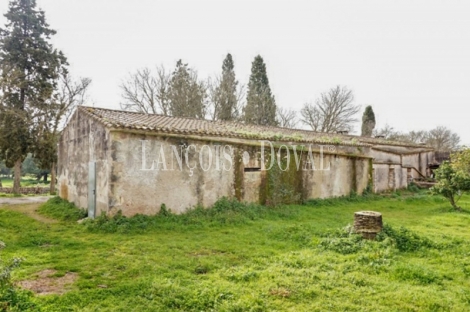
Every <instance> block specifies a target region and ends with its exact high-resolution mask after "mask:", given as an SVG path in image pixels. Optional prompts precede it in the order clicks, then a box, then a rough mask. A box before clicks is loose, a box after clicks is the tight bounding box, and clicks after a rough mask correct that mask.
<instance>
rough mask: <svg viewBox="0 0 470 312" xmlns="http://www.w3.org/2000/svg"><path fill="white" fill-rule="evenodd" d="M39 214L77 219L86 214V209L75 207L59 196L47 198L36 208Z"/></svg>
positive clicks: (60, 218) (64, 218) (59, 218)
mask: <svg viewBox="0 0 470 312" xmlns="http://www.w3.org/2000/svg"><path fill="white" fill-rule="evenodd" d="M37 212H39V213H40V214H42V215H44V216H46V217H51V218H53V219H56V220H60V221H78V220H80V219H83V218H85V217H86V216H87V211H85V210H84V209H77V207H75V205H74V204H72V203H69V202H68V201H65V200H62V199H61V198H59V197H54V198H51V199H49V200H48V201H47V202H46V203H44V204H43V205H41V207H39V209H38V210H37Z"/></svg>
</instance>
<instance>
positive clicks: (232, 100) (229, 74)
mask: <svg viewBox="0 0 470 312" xmlns="http://www.w3.org/2000/svg"><path fill="white" fill-rule="evenodd" d="M237 87H238V81H237V79H236V77H235V71H234V64H233V59H232V55H231V54H230V53H229V54H227V56H226V57H225V59H224V62H223V64H222V76H221V78H220V79H219V80H218V81H217V83H216V86H215V88H214V90H213V91H212V90H211V99H212V102H213V105H214V117H215V118H214V119H215V120H235V119H236V118H238V114H239V110H238V108H239V97H238V90H237Z"/></svg>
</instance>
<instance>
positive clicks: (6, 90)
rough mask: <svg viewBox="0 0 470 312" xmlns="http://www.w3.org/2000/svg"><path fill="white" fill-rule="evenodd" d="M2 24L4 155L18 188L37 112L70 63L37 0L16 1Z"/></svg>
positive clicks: (0, 137)
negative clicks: (55, 45) (55, 44)
mask: <svg viewBox="0 0 470 312" xmlns="http://www.w3.org/2000/svg"><path fill="white" fill-rule="evenodd" d="M5 17H6V19H7V24H6V25H5V28H3V29H0V71H1V72H0V75H1V81H0V88H1V93H2V95H1V99H0V158H2V159H3V160H5V164H6V165H7V167H9V168H11V167H14V168H15V170H14V172H15V179H14V184H13V191H14V192H15V193H18V192H19V187H20V177H21V163H22V162H23V160H24V159H25V157H26V156H27V154H28V152H29V151H30V149H31V147H32V144H33V139H34V137H35V135H34V133H33V129H34V116H36V115H41V112H43V111H45V110H46V109H45V107H46V105H48V99H50V97H51V95H52V93H53V91H54V89H55V87H56V81H57V79H58V77H59V74H60V72H65V71H66V70H65V66H66V65H67V61H66V58H65V57H64V55H63V54H62V53H61V52H60V51H58V50H56V49H54V48H53V46H52V45H51V43H50V42H49V41H50V38H51V36H53V35H54V34H55V33H56V32H55V31H54V30H52V29H50V28H49V25H48V24H47V23H46V19H45V15H44V12H43V11H41V10H38V9H37V8H36V1H35V0H13V1H11V2H10V4H9V10H8V12H7V13H6V14H5Z"/></svg>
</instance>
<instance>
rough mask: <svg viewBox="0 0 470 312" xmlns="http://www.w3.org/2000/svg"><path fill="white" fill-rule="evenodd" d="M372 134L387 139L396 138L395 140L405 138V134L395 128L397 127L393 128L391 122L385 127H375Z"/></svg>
mask: <svg viewBox="0 0 470 312" xmlns="http://www.w3.org/2000/svg"><path fill="white" fill-rule="evenodd" d="M372 136H374V137H380V138H384V139H386V140H394V141H403V140H404V134H402V133H401V132H399V131H397V130H395V128H393V127H392V126H390V125H389V124H386V125H385V126H384V127H383V128H380V129H374V131H373V132H372Z"/></svg>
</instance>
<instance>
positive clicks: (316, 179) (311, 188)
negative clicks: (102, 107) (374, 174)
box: [304, 155, 369, 199]
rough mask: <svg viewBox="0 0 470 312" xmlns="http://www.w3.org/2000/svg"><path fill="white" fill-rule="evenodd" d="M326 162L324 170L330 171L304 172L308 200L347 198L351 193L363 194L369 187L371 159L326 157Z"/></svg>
mask: <svg viewBox="0 0 470 312" xmlns="http://www.w3.org/2000/svg"><path fill="white" fill-rule="evenodd" d="M317 158H318V155H317ZM324 162H325V165H324V168H325V169H326V168H329V170H307V171H304V176H305V181H306V184H305V185H306V190H305V191H306V195H305V196H306V199H308V198H328V197H338V196H345V195H349V194H350V193H351V192H357V193H359V194H361V193H362V192H363V191H364V189H365V188H366V187H367V185H368V183H369V159H364V158H355V157H347V156H338V155H325V156H324ZM327 164H329V165H327Z"/></svg>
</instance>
